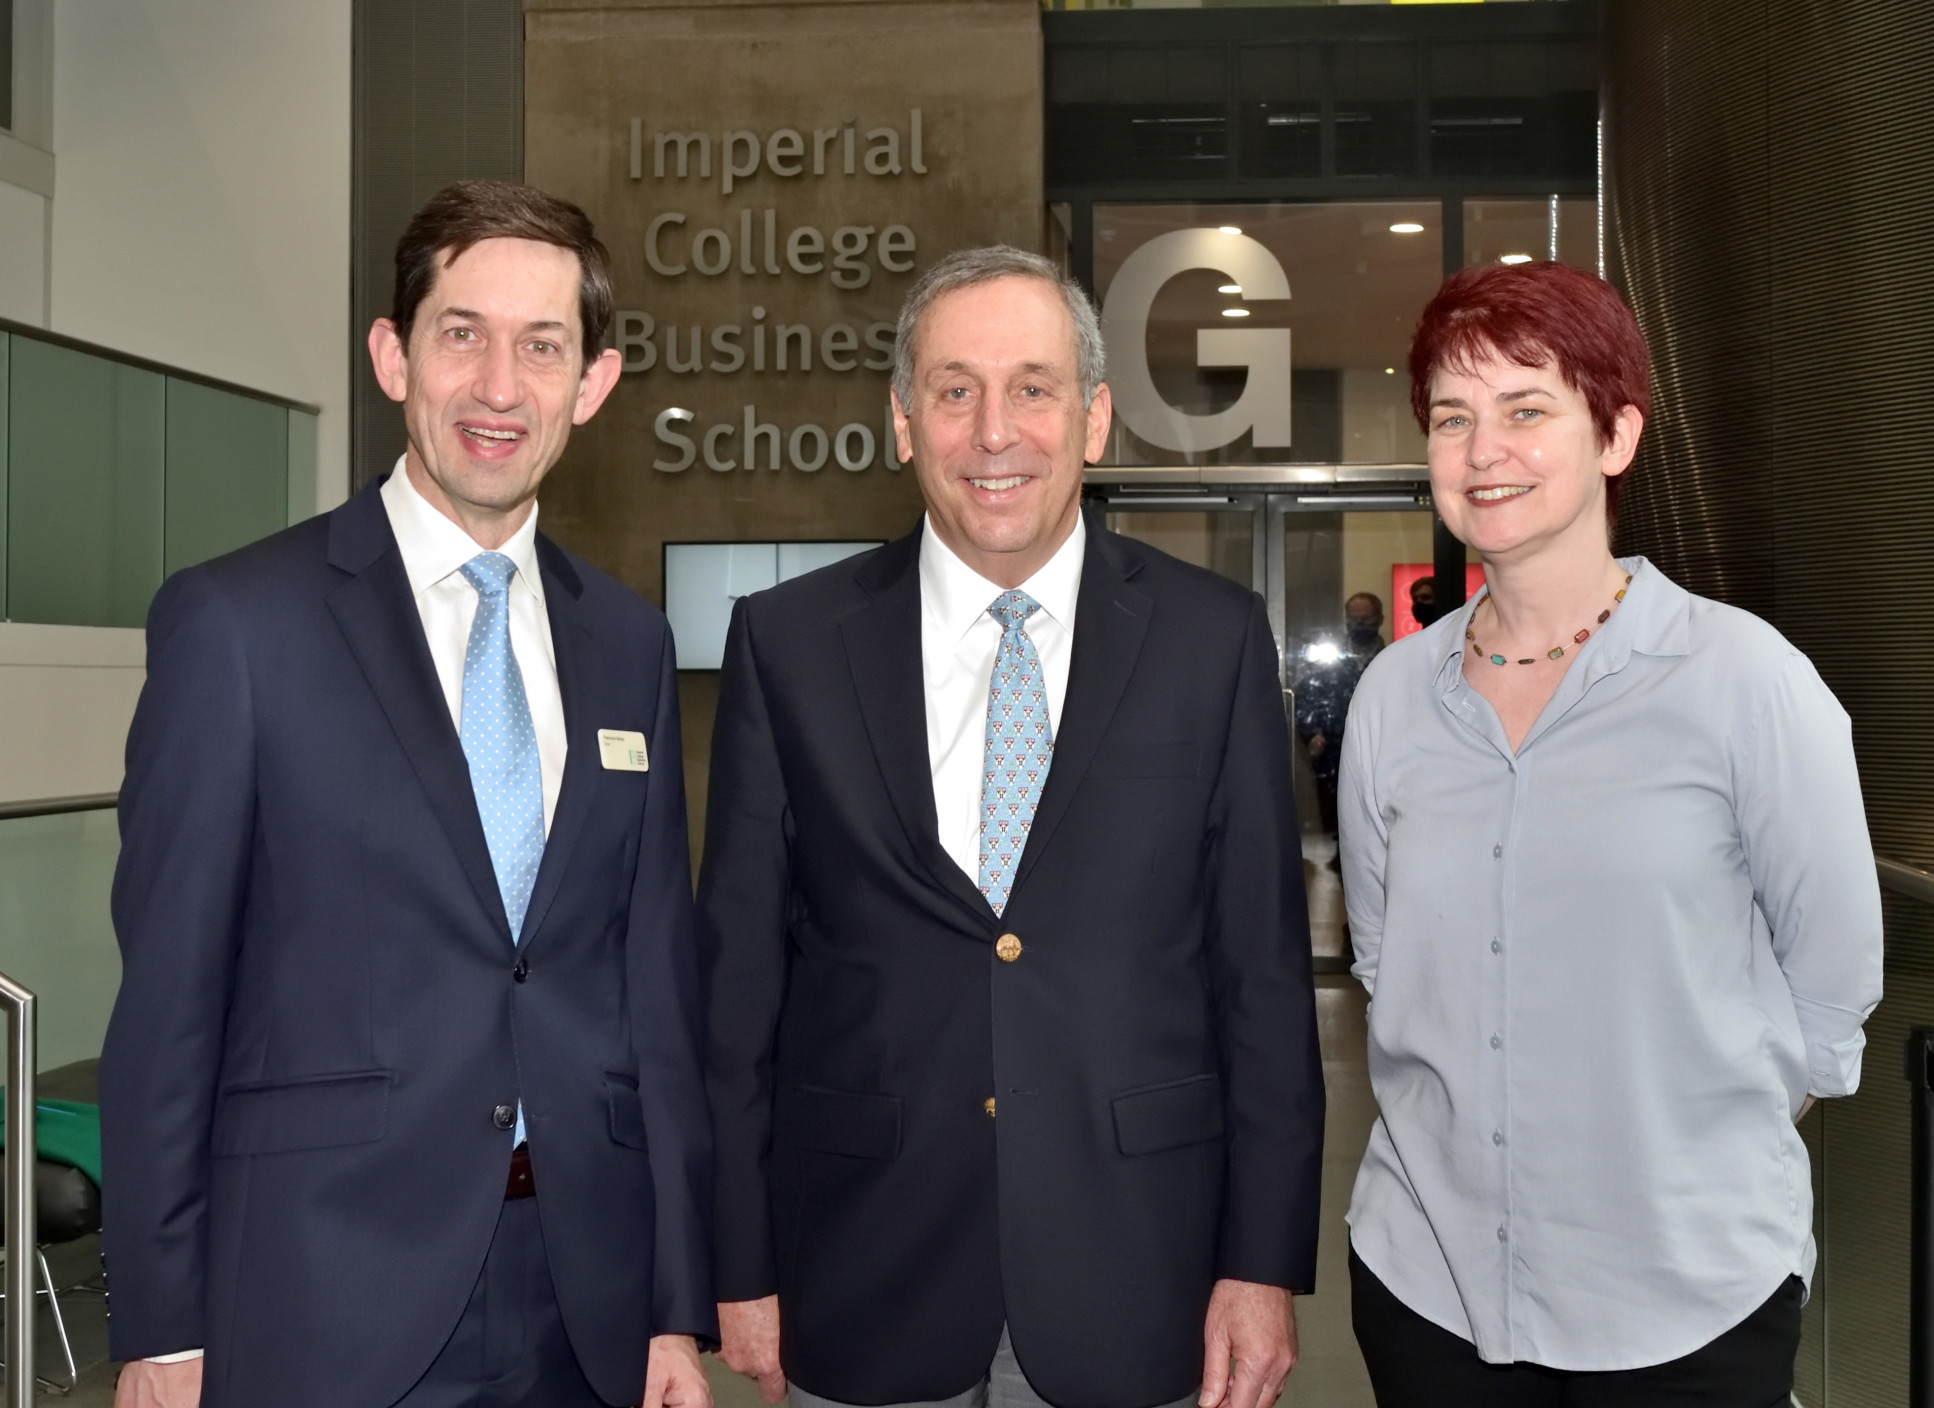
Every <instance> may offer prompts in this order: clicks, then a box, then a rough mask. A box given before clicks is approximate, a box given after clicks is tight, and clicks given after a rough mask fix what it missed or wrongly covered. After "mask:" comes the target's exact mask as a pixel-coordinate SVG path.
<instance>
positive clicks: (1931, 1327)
mask: <svg viewBox="0 0 1934 1408" xmlns="http://www.w3.org/2000/svg"><path fill="white" fill-rule="evenodd" d="M1907 1081H1908V1086H1909V1089H1910V1090H1911V1091H1912V1099H1913V1102H1914V1105H1913V1117H1912V1131H1913V1146H1914V1153H1913V1173H1912V1176H1911V1178H1910V1179H1909V1182H1908V1185H1907V1187H1908V1194H1907V1196H1908V1199H1909V1200H1910V1202H1911V1203H1912V1205H1913V1210H1914V1211H1913V1218H1912V1227H1913V1232H1912V1236H1913V1250H1912V1252H1911V1253H1910V1256H1909V1260H1908V1266H1909V1282H1908V1296H1907V1327H1908V1329H1907V1337H1908V1338H1907V1346H1908V1361H1907V1363H1908V1371H1907V1408H1934V1028H1930V1027H1916V1028H1914V1030H1912V1031H1911V1032H1909V1033H1908V1034H1907Z"/></svg>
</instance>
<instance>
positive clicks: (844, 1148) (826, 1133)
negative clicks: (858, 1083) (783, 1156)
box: [772, 1085, 906, 1159]
mask: <svg viewBox="0 0 1934 1408" xmlns="http://www.w3.org/2000/svg"><path fill="white" fill-rule="evenodd" d="M905 1110H906V1102H905V1101H903V1100H901V1099H900V1098H899V1097H897V1096H893V1095H863V1094H859V1093H857V1092H855V1091H850V1090H827V1089H825V1088H823V1087H820V1086H812V1085H795V1086H793V1087H791V1088H790V1089H786V1090H781V1091H780V1092H779V1098H778V1100H777V1101H776V1102H775V1106H774V1109H773V1129H772V1136H773V1142H774V1143H777V1144H783V1145H785V1146H786V1147H787V1148H791V1149H806V1150H810V1151H812V1152H813V1153H818V1154H846V1155H848V1156H849V1157H852V1158H856V1159H896V1158H898V1157H899V1156H900V1123H901V1119H902V1116H903V1114H904V1112H905Z"/></svg>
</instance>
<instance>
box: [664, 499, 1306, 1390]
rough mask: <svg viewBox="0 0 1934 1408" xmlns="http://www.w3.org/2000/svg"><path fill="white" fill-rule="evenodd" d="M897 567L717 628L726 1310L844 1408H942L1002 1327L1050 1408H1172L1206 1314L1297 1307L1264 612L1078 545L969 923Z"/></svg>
mask: <svg viewBox="0 0 1934 1408" xmlns="http://www.w3.org/2000/svg"><path fill="white" fill-rule="evenodd" d="M919 544H920V535H919V533H917V532H916V533H915V534H913V535H912V536H910V537H907V538H903V539H901V540H900V541H898V542H895V543H892V544H890V545H888V546H887V547H884V548H881V549H879V550H877V551H875V552H872V553H869V554H866V555H865V556H862V557H860V558H857V559H853V560H851V561H848V562H846V563H842V564H837V565H835V566H832V567H828V568H825V569H823V570H821V571H819V572H816V573H813V574H811V575H809V576H806V577H802V578H799V579H796V580H794V581H791V582H788V583H785V584H783V585H781V586H779V587H777V588H774V589H773V590H771V591H766V592H761V593H758V594H756V595H754V596H751V597H748V598H746V599H745V600H743V601H741V602H740V603H739V604H738V607H737V609H736V611H735V612H734V615H733V620H732V628H731V633H730V638H729V642H728V645H727V648H726V659H725V666H724V674H723V679H722V682H721V697H720V703H719V712H718V722H717V727H716V731H715V733H714V736H713V752H712V758H713V763H712V782H711V791H710V798H709V802H708V809H709V820H708V826H707V832H706V852H705V860H704V868H703V872H702V875H701V878H700V886H699V913H700V936H701V943H702V945H703V948H704V957H705V965H706V985H707V993H706V1003H707V1017H708V1058H707V1059H708V1084H709V1086H710V1091H711V1099H712V1112H713V1126H714V1131H715V1137H716V1140H717V1148H718V1163H717V1167H718V1198H717V1209H718V1234H717V1246H718V1258H717V1284H718V1292H719V1296H720V1298H721V1299H723V1300H748V1299H755V1298H758V1297H761V1296H765V1295H769V1294H774V1293H776V1294H777V1295H778V1296H779V1304H780V1314H781V1323H782V1329H781V1353H782V1356H783V1359H784V1362H785V1367H786V1371H787V1373H788V1375H789V1376H790V1377H791V1378H792V1379H793V1380H794V1381H795V1382H796V1383H798V1384H799V1386H800V1387H802V1388H804V1389H807V1390H809V1391H811V1392H813V1393H816V1394H819V1395H821V1396H823V1397H828V1398H832V1399H836V1400H840V1401H844V1402H848V1403H860V1404H865V1403H904V1402H912V1401H919V1400H930V1399H938V1398H945V1397H947V1396H949V1395H952V1394H955V1393H959V1392H961V1391H962V1390H964V1389H966V1388H968V1387H969V1386H970V1385H972V1384H973V1383H974V1382H975V1381H976V1380H977V1379H978V1378H979V1377H980V1376H981V1375H983V1374H984V1373H985V1372H986V1369H987V1366H988V1364H989V1362H990V1361H991V1360H992V1358H993V1355H994V1350H995V1346H996V1344H997V1342H998V1339H999V1336H1000V1332H1001V1325H1002V1322H1003V1320H1005V1321H1006V1322H1007V1323H1008V1324H1009V1326H1010V1328H1011V1332H1012V1336H1013V1342H1014V1348H1015V1352H1016V1354H1017V1355H1018V1357H1019V1360H1020V1363H1021V1367H1022V1369H1023V1370H1024V1371H1025V1373H1026V1374H1027V1377H1028V1379H1029V1382H1030V1383H1031V1384H1032V1385H1033V1386H1034V1387H1035V1388H1036V1389H1037V1390H1038V1391H1039V1392H1040V1393H1042V1394H1043V1395H1044V1396H1045V1397H1046V1398H1048V1399H1049V1400H1050V1401H1051V1402H1053V1403H1055V1404H1057V1405H1060V1406H1061V1408H1136V1406H1137V1405H1146V1404H1155V1403H1165V1402H1170V1401H1173V1400H1174V1399H1177V1398H1180V1397H1182V1396H1183V1395H1185V1394H1188V1393H1190V1392H1192V1391H1193V1390H1194V1388H1195V1386H1196V1384H1197V1383H1198V1381H1199V1379H1200V1375H1201V1367H1202V1327H1203V1318H1204V1315H1205V1313H1206V1311H1207V1307H1208V1301H1209V1293H1210V1289H1211V1287H1212V1286H1213V1284H1214V1282H1215V1281H1216V1280H1217V1279H1218V1278H1221V1277H1233V1278H1236V1279H1240V1280H1247V1281H1259V1282H1265V1283H1270V1284H1274V1285H1279V1286H1286V1287H1290V1288H1292V1289H1298V1290H1304V1289H1308V1288H1309V1287H1310V1284H1311V1282H1312V1279H1313V1275H1314V1264H1315V1244H1316V1222H1317V1181H1318V1174H1319V1170H1320V1165H1321V1145H1322V1129H1323V1085H1322V1069H1321V1064H1320V1061H1319V1058H1318V1055H1317V1043H1316V1033H1315V1024H1314V1014H1313V1004H1312V994H1311V986H1310V962H1309V933H1308V921H1307V915H1306V911H1305V908H1304V899H1303V883H1302V862H1301V856H1300V848H1299V843H1298V830H1297V825H1296V818H1295V809H1294V806H1293V803H1292V798H1291V794H1290V781H1289V763H1288V751H1287V749H1288V731H1287V726H1286V723H1285V720H1284V714H1283V704H1282V695H1281V693H1280V690H1279V687H1278V684H1277V670H1276V663H1275V660H1276V656H1275V650H1274V647H1273V645H1272V643H1271V638H1270V633H1269V629H1268V626H1267V623H1266V620H1265V615H1264V609H1263V604H1262V601H1261V599H1260V598H1259V597H1257V596H1256V595H1255V594H1254V593H1252V592H1249V591H1246V590H1244V589H1242V588H1240V587H1237V586H1236V585H1234V584H1232V583H1230V582H1228V581H1225V580H1223V579H1221V578H1219V577H1216V576H1214V575H1212V574H1210V573H1207V572H1204V571H1201V570H1199V569H1197V568H1194V567H1190V566H1187V565H1185V564H1183V563H1180V562H1177V561H1176V560H1175V559H1173V558H1170V557H1168V556H1166V555H1164V554H1162V553H1160V552H1158V551H1156V550H1154V549H1153V548H1150V547H1148V546H1146V545H1144V544H1142V543H1138V542H1136V541H1134V540H1132V539H1127V538H1123V537H1119V536H1117V535H1115V534H1113V533H1110V532H1108V531H1106V530H1105V529H1104V528H1103V527H1102V526H1101V524H1100V521H1099V520H1098V519H1095V518H1091V519H1090V522H1089V527H1088V544H1087V550H1086V555H1085V559H1084V565H1083V568H1082V577H1081V587H1080V594H1079V597H1078V604H1077V607H1076V615H1075V629H1074V646H1073V653H1072V659H1071V663H1070V674H1069V680H1068V692H1067V698H1066V702H1065V704H1064V706H1063V709H1062V717H1061V724H1060V729H1059V732H1058V736H1057V738H1056V741H1055V748H1054V760H1053V764H1052V766H1051V768H1050V770H1049V772H1048V777H1047V782H1046V784H1045V788H1044V790H1043V792H1042V795H1041V801H1040V805H1039V807H1038V809H1037V811H1036V813H1035V819H1034V825H1033V829H1032V831H1031V833H1030V835H1029V838H1028V844H1027V848H1026V850H1025V852H1024V853H1023V855H1022V858H1021V862H1020V866H1019V870H1018V875H1017V879H1016V882H1015V884H1014V887H1013V890H1012V892H1011V895H1010V897H1009V900H1008V905H1007V909H1006V912H1005V914H1004V915H1002V916H1000V917H998V918H997V917H996V916H995V914H994V913H993V911H992V910H991V909H990V908H989V907H988V905H987V903H986V901H985V900H984V899H983V898H982V897H981V895H980V892H979V890H978V888H977V886H976V884H975V882H974V880H973V879H970V878H969V877H968V876H967V875H966V874H965V873H963V872H962V871H961V869H960V868H959V866H957V865H956V864H955V863H954V862H953V861H952V860H951V859H950V858H949V857H948V856H947V854H946V852H945V851H944V850H943V849H942V848H941V844H940V837H939V829H938V823H937V820H936V814H935V806H934V796H933V784H932V774H931V769H930V764H929V757H928V751H927V732H926V712H925V703H924V699H923V694H922V688H923V686H922V672H921V652H920V580H919V578H920V574H919ZM990 1115H991V1116H992V1117H991V1118H990Z"/></svg>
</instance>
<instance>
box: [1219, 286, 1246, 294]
mask: <svg viewBox="0 0 1934 1408" xmlns="http://www.w3.org/2000/svg"><path fill="white" fill-rule="evenodd" d="M1216 292H1217V293H1241V292H1242V285H1241V284H1224V285H1223V286H1222V287H1221V288H1219V289H1217V290H1216Z"/></svg>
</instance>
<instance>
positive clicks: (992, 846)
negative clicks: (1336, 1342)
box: [980, 591, 1054, 914]
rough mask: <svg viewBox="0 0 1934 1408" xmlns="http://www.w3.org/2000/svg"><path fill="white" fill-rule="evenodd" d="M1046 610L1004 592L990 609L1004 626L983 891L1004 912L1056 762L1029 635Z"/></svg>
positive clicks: (987, 771) (991, 691) (985, 805)
mask: <svg viewBox="0 0 1934 1408" xmlns="http://www.w3.org/2000/svg"><path fill="white" fill-rule="evenodd" d="M1040 609H1041V604H1040V603H1039V602H1037V601H1036V600H1035V599H1034V598H1033V597H1031V596H1029V595H1028V594H1027V593H1026V592H1018V591H1016V592H1004V593H1002V594H1001V595H1000V596H998V597H996V598H995V599H994V604H993V605H992V606H990V607H988V608H987V611H988V614H989V615H991V616H992V617H993V618H994V619H995V620H996V621H998V622H1000V623H1001V648H1000V652H999V654H997V655H996V656H995V657H994V678H993V680H992V682H991V683H990V684H989V685H988V688H987V753H986V762H985V768H984V771H983V772H982V774H981V783H980V892H981V893H982V894H983V895H985V896H987V903H988V904H990V905H992V906H993V907H994V913H996V914H1000V913H1002V912H1003V911H1004V910H1006V908H1007V892H1008V891H1009V890H1010V889H1012V888H1013V885H1014V871H1015V867H1017V866H1018V865H1019V864H1020V863H1021V852H1022V851H1024V850H1026V849H1027V833H1028V831H1029V829H1030V828H1032V827H1033V825H1034V808H1035V806H1036V804H1038V803H1039V802H1040V800H1041V786H1042V784H1043V783H1044V782H1046V781H1047V776H1048V764H1049V763H1051V762H1053V761H1054V725H1053V723H1052V722H1051V721H1050V720H1049V718H1048V686H1047V678H1046V676H1044V675H1043V674H1042V672H1041V657H1040V656H1039V655H1038V654H1036V653H1035V650H1034V642H1033V641H1032V640H1030V639H1028V634H1027V632H1026V631H1025V630H1024V629H1023V626H1024V624H1025V623H1026V621H1027V618H1028V617H1030V616H1032V615H1033V614H1034V613H1035V612H1036V611H1039V610H1040Z"/></svg>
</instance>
